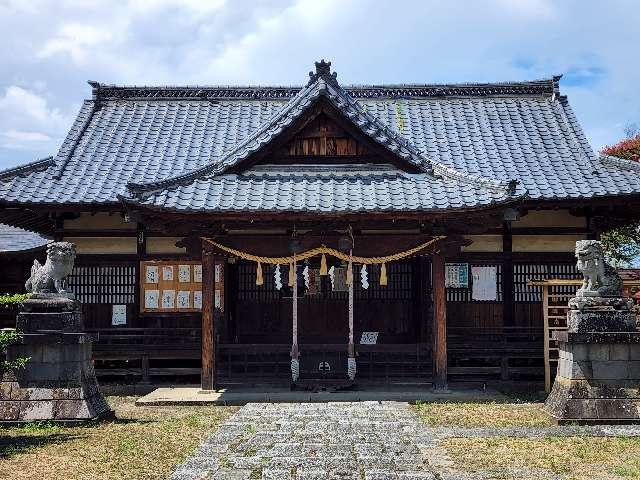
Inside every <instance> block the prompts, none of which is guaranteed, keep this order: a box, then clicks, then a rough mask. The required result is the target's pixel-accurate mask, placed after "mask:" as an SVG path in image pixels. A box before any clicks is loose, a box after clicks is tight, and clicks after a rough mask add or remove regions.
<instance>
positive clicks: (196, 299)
mask: <svg viewBox="0 0 640 480" xmlns="http://www.w3.org/2000/svg"><path fill="white" fill-rule="evenodd" d="M193 308H202V291H200V290H196V291H195V292H193Z"/></svg>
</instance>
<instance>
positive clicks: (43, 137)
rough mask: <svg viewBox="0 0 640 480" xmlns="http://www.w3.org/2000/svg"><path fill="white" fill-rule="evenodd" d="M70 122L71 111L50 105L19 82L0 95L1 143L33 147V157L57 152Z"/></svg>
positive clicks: (26, 147) (16, 146) (12, 146)
mask: <svg viewBox="0 0 640 480" xmlns="http://www.w3.org/2000/svg"><path fill="white" fill-rule="evenodd" d="M70 123H71V117H70V116H69V115H63V114H62V113H61V112H60V110H59V109H57V108H52V107H50V106H49V104H48V101H47V99H46V98H45V97H43V96H41V95H38V94H36V93H34V92H32V91H30V90H27V89H25V88H22V87H20V86H17V85H11V86H9V87H8V88H7V89H6V90H5V92H4V95H2V96H0V132H1V133H0V139H1V141H2V143H1V146H2V147H4V148H8V149H11V150H25V151H32V152H33V153H34V157H35V156H38V155H42V154H53V153H55V152H56V150H57V147H58V144H59V142H60V141H61V139H62V137H63V136H64V134H65V133H66V130H67V128H69V125H70Z"/></svg>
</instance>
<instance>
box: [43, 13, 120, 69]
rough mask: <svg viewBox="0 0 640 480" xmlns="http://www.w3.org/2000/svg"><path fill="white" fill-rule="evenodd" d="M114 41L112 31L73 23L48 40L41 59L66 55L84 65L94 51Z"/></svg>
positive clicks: (64, 26) (63, 27)
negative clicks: (60, 54)
mask: <svg viewBox="0 0 640 480" xmlns="http://www.w3.org/2000/svg"><path fill="white" fill-rule="evenodd" d="M112 40H113V34H112V31H111V30H110V29H107V28H103V27H98V26H92V25H82V24H79V23H71V24H67V25H63V26H62V27H61V28H60V31H59V32H58V34H57V35H56V36H55V37H53V38H51V39H50V40H48V41H47V42H46V43H45V44H44V46H43V47H42V49H41V50H40V51H39V52H38V56H39V57H40V58H47V57H50V56H52V55H55V54H58V53H66V54H68V55H70V56H71V58H72V59H73V61H74V62H76V63H84V62H85V61H86V60H87V57H88V56H89V55H90V54H91V52H92V50H94V49H96V48H97V47H99V46H100V45H104V44H107V43H108V42H110V41H112Z"/></svg>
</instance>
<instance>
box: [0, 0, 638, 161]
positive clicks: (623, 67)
mask: <svg viewBox="0 0 640 480" xmlns="http://www.w3.org/2000/svg"><path fill="white" fill-rule="evenodd" d="M638 23H640V11H639V10H638V9H637V5H636V2H634V1H633V0H619V1H617V2H610V3H607V4H606V5H604V4H603V3H602V2H598V1H595V0H565V1H562V2H554V1H552V0H479V1H474V2H468V1H463V0H458V1H449V2H442V1H441V0H407V1H406V2H404V3H402V5H401V6H400V3H399V2H392V1H390V0H388V1H383V0H350V1H348V2H345V1H340V0H322V1H318V0H260V1H253V0H233V1H231V0H226V1H225V0H211V1H208V0H127V1H126V2H121V3H119V4H118V6H117V7H114V3H113V2H112V1H111V0H92V1H91V2H86V1H83V0H59V1H57V2H55V3H51V2H50V0H31V1H29V2H24V1H18V0H0V31H3V34H4V35H3V42H1V43H0V132H5V133H6V132H9V131H11V130H13V131H15V132H26V133H37V134H41V135H46V136H49V137H50V138H51V140H49V141H45V140H42V141H30V142H29V141H28V140H26V139H25V138H23V139H22V140H19V139H12V140H11V141H12V142H14V144H19V145H21V146H22V147H24V148H23V150H20V153H21V154H24V158H22V157H21V158H18V157H16V156H15V155H14V153H15V151H16V150H14V151H12V152H11V154H10V155H8V154H6V152H3V151H2V148H1V145H0V168H3V167H5V166H8V165H7V164H11V163H13V164H15V163H16V162H18V160H30V159H32V158H34V157H37V156H38V155H40V154H41V153H45V154H51V153H55V151H56V150H57V147H58V146H59V143H60V142H61V139H62V137H63V136H64V135H65V133H66V129H67V128H68V127H69V125H70V123H71V119H72V118H73V116H74V115H75V113H76V112H77V105H78V104H79V103H80V101H81V100H82V99H83V98H86V97H87V96H88V95H89V94H90V93H89V88H88V87H87V86H86V83H85V81H86V80H87V79H94V80H98V81H102V82H107V83H128V84H195V83H199V84H203V83H204V84H302V83H304V82H305V81H306V73H307V72H308V71H309V70H311V69H312V68H313V62H314V61H315V60H318V59H320V58H323V57H324V58H325V59H327V60H330V61H332V63H333V66H334V68H335V70H337V72H338V79H339V80H340V81H342V82H345V83H383V82H388V83H392V82H395V83H398V82H416V83H429V82H456V81H458V82H464V81H498V80H518V79H532V78H540V77H548V76H550V75H551V74H555V73H572V75H567V76H565V79H564V83H561V90H562V92H563V93H567V94H568V95H569V100H570V102H571V104H572V106H573V108H574V110H575V111H576V114H577V116H578V118H579V120H580V121H581V122H582V124H583V126H584V128H585V132H586V133H587V135H588V136H589V138H590V140H591V141H592V143H593V144H594V145H593V146H594V147H595V148H599V147H600V146H601V144H602V143H613V142H615V141H616V140H617V139H618V138H619V137H620V136H622V134H623V132H622V127H621V126H623V125H624V124H625V123H628V122H632V121H635V122H640V98H639V97H638V95H637V85H638V84H640V69H638V68H637V67H636V64H635V63H634V62H633V61H632V60H631V59H633V58H635V56H636V55H637V52H636V50H637V38H636V36H637V35H636V32H637V25H638ZM1 140H4V141H8V138H7V137H6V135H5V136H2V133H0V141H1ZM45 149H47V150H48V151H47V152H42V151H43V150H45ZM28 155H31V158H28V157H27V156H28Z"/></svg>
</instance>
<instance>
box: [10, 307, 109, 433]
mask: <svg viewBox="0 0 640 480" xmlns="http://www.w3.org/2000/svg"><path fill="white" fill-rule="evenodd" d="M35 300H36V301H40V303H39V304H38V305H40V306H42V302H41V300H42V299H35ZM27 302H29V301H27ZM27 302H25V303H27ZM45 309H49V310H56V309H57V310H59V311H42V310H45ZM25 310H31V311H25V312H22V313H20V314H19V315H18V319H17V326H18V330H19V331H21V332H23V333H22V339H21V341H20V342H19V343H17V344H15V345H11V346H10V347H9V348H8V350H7V359H8V360H14V359H16V358H18V357H28V358H29V361H28V362H27V363H26V366H25V368H24V369H19V370H18V371H16V372H15V373H7V374H5V375H4V376H3V378H2V381H1V382H0V422H7V421H10V422H24V421H33V420H42V421H45V420H54V421H68V422H78V421H87V420H94V419H97V418H102V417H106V416H112V415H113V411H112V410H111V408H110V407H109V405H108V404H107V402H106V400H105V399H104V397H103V396H102V394H101V393H100V390H99V388H98V382H97V380H96V376H95V372H94V370H93V365H92V363H91V342H92V340H93V338H92V336H91V335H88V334H86V333H82V329H83V322H82V315H81V313H80V312H79V311H78V310H77V309H76V310H74V311H68V299H67V300H64V301H63V302H61V305H60V307H59V308H56V306H55V302H53V303H51V302H49V305H48V306H47V307H46V308H44V307H43V308H35V307H34V305H33V304H32V305H30V306H27V308H26V309H25ZM65 310H67V311H65Z"/></svg>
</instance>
